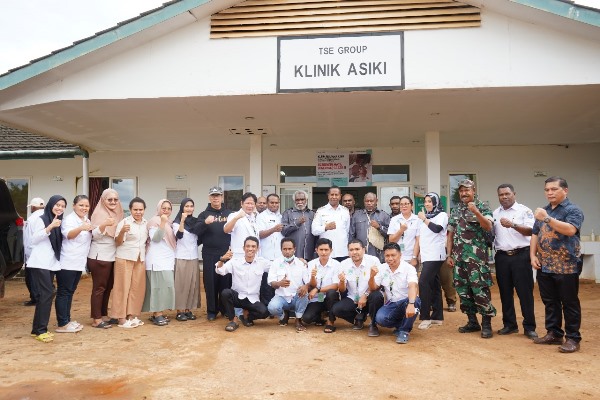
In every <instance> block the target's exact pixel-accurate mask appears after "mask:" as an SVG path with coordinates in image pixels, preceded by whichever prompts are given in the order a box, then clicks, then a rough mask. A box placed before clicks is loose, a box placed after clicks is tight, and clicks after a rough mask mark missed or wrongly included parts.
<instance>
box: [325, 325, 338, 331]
mask: <svg viewBox="0 0 600 400" xmlns="http://www.w3.org/2000/svg"><path fill="white" fill-rule="evenodd" d="M336 329H337V328H336V327H335V326H333V325H329V324H327V325H325V329H323V332H325V333H333V332H335V330H336Z"/></svg>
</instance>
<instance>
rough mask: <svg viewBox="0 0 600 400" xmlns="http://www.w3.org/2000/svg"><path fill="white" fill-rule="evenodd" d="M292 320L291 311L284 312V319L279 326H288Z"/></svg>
mask: <svg viewBox="0 0 600 400" xmlns="http://www.w3.org/2000/svg"><path fill="white" fill-rule="evenodd" d="M289 320H290V312H289V311H284V312H283V318H282V319H280V320H279V325H280V326H286V325H287V324H288V322H289Z"/></svg>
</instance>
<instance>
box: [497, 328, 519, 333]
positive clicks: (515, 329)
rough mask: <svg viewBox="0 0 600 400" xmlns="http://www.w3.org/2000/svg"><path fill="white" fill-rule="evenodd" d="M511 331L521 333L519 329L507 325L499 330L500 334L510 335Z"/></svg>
mask: <svg viewBox="0 0 600 400" xmlns="http://www.w3.org/2000/svg"><path fill="white" fill-rule="evenodd" d="M511 333H519V329H518V328H510V327H508V326H505V327H504V328H502V329H499V330H498V335H510V334H511Z"/></svg>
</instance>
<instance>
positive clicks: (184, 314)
mask: <svg viewBox="0 0 600 400" xmlns="http://www.w3.org/2000/svg"><path fill="white" fill-rule="evenodd" d="M193 214H194V200H192V199H190V198H185V199H183V200H182V201H181V206H180V207H179V212H178V213H177V215H176V216H175V219H174V220H173V231H175V237H176V238H177V247H176V249H175V308H176V309H177V320H178V321H187V320H188V319H189V320H194V319H196V316H195V315H194V313H192V311H191V310H192V309H194V308H198V307H199V306H200V268H199V267H198V235H196V234H195V233H192V232H193V229H194V226H195V225H196V222H197V218H196V217H194V216H193Z"/></svg>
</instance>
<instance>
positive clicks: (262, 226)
mask: <svg viewBox="0 0 600 400" xmlns="http://www.w3.org/2000/svg"><path fill="white" fill-rule="evenodd" d="M280 223H281V214H280V213H279V212H276V213H274V212H272V211H270V210H269V209H267V210H265V211H263V212H261V213H260V214H258V217H256V225H257V226H258V232H259V233H260V232H261V231H265V230H267V229H271V228H272V227H274V226H275V225H277V224H280ZM281 239H283V235H282V234H281V232H273V233H271V234H270V235H269V236H267V237H266V238H264V239H260V256H261V257H263V258H266V259H267V260H271V261H272V260H275V259H276V258H279V257H281Z"/></svg>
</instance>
